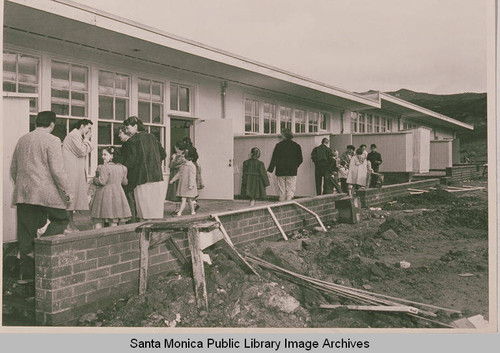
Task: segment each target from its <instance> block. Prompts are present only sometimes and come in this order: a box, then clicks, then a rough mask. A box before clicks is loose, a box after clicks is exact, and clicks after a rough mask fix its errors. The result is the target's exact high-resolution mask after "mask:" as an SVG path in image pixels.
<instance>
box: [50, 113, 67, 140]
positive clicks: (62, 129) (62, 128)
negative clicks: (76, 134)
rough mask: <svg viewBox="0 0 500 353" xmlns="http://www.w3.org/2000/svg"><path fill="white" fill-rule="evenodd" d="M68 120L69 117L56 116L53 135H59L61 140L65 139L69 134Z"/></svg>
mask: <svg viewBox="0 0 500 353" xmlns="http://www.w3.org/2000/svg"><path fill="white" fill-rule="evenodd" d="M66 121H67V119H64V118H56V126H55V128H54V131H52V135H55V136H57V137H59V138H60V139H61V141H63V140H64V138H65V137H66V134H67V129H66Z"/></svg>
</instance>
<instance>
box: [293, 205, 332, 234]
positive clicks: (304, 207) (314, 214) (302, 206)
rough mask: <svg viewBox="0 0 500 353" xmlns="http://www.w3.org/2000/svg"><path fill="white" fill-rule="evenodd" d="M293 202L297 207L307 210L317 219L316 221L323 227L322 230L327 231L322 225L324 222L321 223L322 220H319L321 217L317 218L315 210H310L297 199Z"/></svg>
mask: <svg viewBox="0 0 500 353" xmlns="http://www.w3.org/2000/svg"><path fill="white" fill-rule="evenodd" d="M293 203H294V204H295V205H297V206H298V207H300V208H302V209H303V210H304V211H306V212H309V213H310V214H312V215H313V216H314V217H315V218H316V220H317V221H318V223H319V225H320V227H321V228H322V229H323V231H324V232H327V230H326V227H325V225H324V224H323V222H322V221H321V218H319V216H318V215H317V214H316V213H315V212H313V211H311V210H310V209H308V208H307V207H306V206H304V205H301V204H300V203H298V202H297V201H294V202H293Z"/></svg>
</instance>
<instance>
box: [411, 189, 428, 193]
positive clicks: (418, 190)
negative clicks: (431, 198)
mask: <svg viewBox="0 0 500 353" xmlns="http://www.w3.org/2000/svg"><path fill="white" fill-rule="evenodd" d="M408 191H416V192H429V191H428V190H421V189H412V188H408Z"/></svg>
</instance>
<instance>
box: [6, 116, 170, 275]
mask: <svg viewBox="0 0 500 353" xmlns="http://www.w3.org/2000/svg"><path fill="white" fill-rule="evenodd" d="M55 125H56V115H55V113H54V112H52V111H43V112H40V113H38V115H37V116H36V119H35V130H34V131H32V132H30V133H28V134H26V135H24V136H22V137H21V138H20V139H19V141H18V142H17V145H16V148H15V150H14V154H13V157H12V163H11V170H10V172H11V177H12V179H13V181H14V195H13V203H14V204H15V205H17V228H18V244H19V250H20V273H21V277H24V278H33V271H34V256H33V250H34V245H33V239H34V238H35V237H37V235H38V236H41V235H45V236H48V235H55V234H62V233H65V232H71V231H75V230H78V229H77V228H76V227H75V224H74V221H73V213H74V211H79V210H89V209H90V214H91V217H92V220H93V222H94V227H95V228H101V227H102V226H103V225H104V223H107V224H109V225H116V224H118V223H119V222H125V221H127V220H128V221H137V220H140V219H144V220H146V219H155V218H163V209H164V199H165V198H164V195H163V192H162V190H163V189H164V188H163V185H162V184H163V183H162V182H163V171H162V161H163V160H164V159H165V158H166V153H165V150H164V149H163V147H162V146H161V144H160V142H159V141H158V139H157V138H156V137H155V136H154V135H153V134H151V133H148V132H147V131H146V128H145V126H144V125H143V123H142V121H141V120H140V119H138V118H137V117H129V118H128V119H126V120H125V121H124V122H123V127H122V128H121V129H120V132H119V137H120V139H121V140H122V141H123V145H122V147H121V148H120V149H117V148H114V147H108V148H105V149H103V151H102V159H103V164H102V165H100V166H99V167H98V168H97V170H96V174H95V177H94V178H93V179H92V186H91V187H90V188H89V186H88V183H87V175H86V168H85V166H86V156H87V155H88V154H89V153H90V152H91V151H92V145H91V143H90V136H91V130H92V122H91V121H90V120H88V119H81V120H78V121H77V122H76V123H75V124H74V126H73V129H72V130H71V131H70V133H69V134H68V135H67V136H66V137H65V139H64V141H63V143H62V148H61V140H60V139H59V138H58V137H56V136H54V135H52V131H53V130H54V128H55ZM89 189H90V192H89ZM89 193H90V194H91V196H92V197H91V201H90V204H89V198H88V196H89Z"/></svg>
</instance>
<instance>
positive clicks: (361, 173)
mask: <svg viewBox="0 0 500 353" xmlns="http://www.w3.org/2000/svg"><path fill="white" fill-rule="evenodd" d="M371 169H372V168H371V165H370V162H369V161H368V160H367V159H366V157H365V155H364V153H363V149H362V148H358V149H357V150H356V155H355V156H353V157H352V158H351V162H350V164H349V172H348V174H347V184H348V188H349V195H353V193H355V191H356V190H357V189H359V188H362V187H366V182H367V176H368V171H371ZM353 189H354V191H353Z"/></svg>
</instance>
